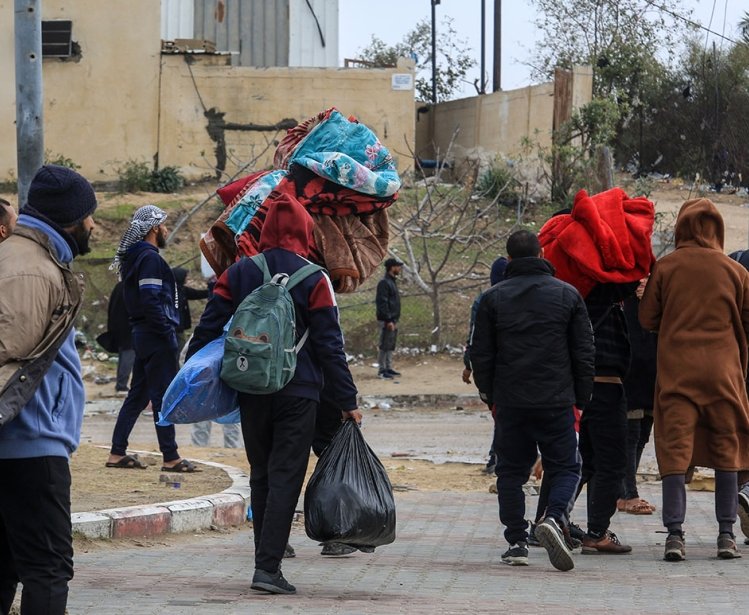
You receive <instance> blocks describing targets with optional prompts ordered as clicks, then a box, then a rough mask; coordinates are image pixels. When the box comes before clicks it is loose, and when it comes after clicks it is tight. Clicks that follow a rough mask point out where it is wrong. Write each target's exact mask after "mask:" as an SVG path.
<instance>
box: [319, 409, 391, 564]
mask: <svg viewBox="0 0 749 615" xmlns="http://www.w3.org/2000/svg"><path fill="white" fill-rule="evenodd" d="M304 529H305V530H306V531H307V536H309V537H310V538H311V539H312V540H316V541H318V542H340V543H343V544H347V545H351V546H354V547H370V548H374V547H379V546H382V545H387V544H390V543H391V542H393V541H394V540H395V500H394V499H393V487H392V486H391V485H390V479H389V478H388V476H387V473H386V472H385V468H384V467H383V466H382V463H380V460H379V459H377V455H375V454H374V452H373V451H372V449H371V448H369V446H368V445H367V443H366V442H365V441H364V436H362V434H361V431H360V429H359V426H358V425H357V424H356V423H355V422H354V421H346V422H345V423H343V425H341V427H340V429H339V430H338V431H337V432H336V435H335V436H333V440H332V441H331V443H330V445H329V446H328V448H326V449H325V451H324V452H323V454H322V456H321V457H320V459H319V460H318V462H317V467H316V468H315V471H314V472H313V474H312V476H311V477H310V479H309V482H308V483H307V490H306V491H305V492H304ZM367 550H369V549H367Z"/></svg>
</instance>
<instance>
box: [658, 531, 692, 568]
mask: <svg viewBox="0 0 749 615" xmlns="http://www.w3.org/2000/svg"><path fill="white" fill-rule="evenodd" d="M663 559H664V560H666V561H667V562H683V561H684V560H685V559H687V550H686V547H685V544H684V534H683V533H682V532H669V534H668V537H667V538H666V547H665V550H664V552H663Z"/></svg>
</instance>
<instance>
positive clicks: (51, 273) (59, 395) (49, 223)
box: [0, 165, 96, 615]
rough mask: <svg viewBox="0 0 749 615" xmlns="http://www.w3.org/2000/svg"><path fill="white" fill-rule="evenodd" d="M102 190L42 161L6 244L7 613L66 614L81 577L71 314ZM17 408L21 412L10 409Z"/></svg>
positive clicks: (2, 555) (1, 494) (0, 549)
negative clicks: (73, 491) (74, 507)
mask: <svg viewBox="0 0 749 615" xmlns="http://www.w3.org/2000/svg"><path fill="white" fill-rule="evenodd" d="M95 209H96V196H95V195H94V191H93V189H92V188H91V184H89V183H88V182H87V181H86V180H85V179H84V178H83V177H82V176H81V175H79V174H78V173H76V172H75V171H72V170H71V169H68V168H64V167H59V166H55V165H47V166H43V167H42V168H41V169H39V171H38V172H37V173H36V175H35V176H34V179H33V180H32V182H31V185H30V187H29V193H28V197H27V201H26V205H25V206H24V207H23V208H22V209H21V212H20V216H19V217H18V224H17V226H16V229H15V232H14V233H13V234H12V235H11V236H10V237H9V238H8V239H7V240H6V241H4V242H2V244H1V245H0V331H2V334H1V335H0V613H3V614H5V613H8V612H10V608H11V605H12V603H13V600H14V597H15V594H16V586H17V584H18V582H19V581H20V582H21V583H22V584H23V595H22V597H21V612H22V613H33V614H34V615H63V614H64V613H65V612H66V611H65V607H66V604H67V599H68V582H69V581H70V579H72V578H73V536H72V527H71V522H70V467H69V457H70V454H71V453H72V452H73V451H74V450H75V449H76V448H77V447H78V443H79V440H80V434H81V423H82V421H83V406H84V404H85V394H84V389H83V379H82V378H81V363H80V360H79V358H78V352H77V351H76V348H75V330H74V328H73V323H74V321H75V317H76V315H77V314H78V311H79V309H80V306H81V301H82V298H83V280H82V278H81V276H80V275H77V274H74V273H73V271H72V270H71V267H70V264H71V262H72V261H73V259H74V258H75V257H76V256H78V255H79V254H86V253H87V252H88V251H89V246H88V243H89V237H90V235H91V232H92V230H93V229H94V221H93V218H92V217H91V216H92V214H93V212H94V210H95ZM15 411H18V414H17V416H15V418H11V417H12V416H13V415H14V414H16V412H15Z"/></svg>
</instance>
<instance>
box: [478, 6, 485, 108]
mask: <svg viewBox="0 0 749 615" xmlns="http://www.w3.org/2000/svg"><path fill="white" fill-rule="evenodd" d="M479 94H486V0H481V85H480V87H479Z"/></svg>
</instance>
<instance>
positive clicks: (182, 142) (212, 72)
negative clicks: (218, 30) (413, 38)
mask: <svg viewBox="0 0 749 615" xmlns="http://www.w3.org/2000/svg"><path fill="white" fill-rule="evenodd" d="M195 60H196V61H195V63H193V64H191V65H190V66H188V64H187V63H186V62H185V59H184V58H183V57H182V56H168V55H165V56H163V57H162V78H161V111H160V117H161V123H160V131H159V160H160V162H161V164H172V165H177V166H179V167H182V168H183V170H184V171H185V172H186V173H187V174H188V175H189V176H196V175H205V174H212V173H213V172H214V168H215V167H216V166H217V154H216V148H217V146H218V147H222V144H221V138H222V137H223V139H224V141H225V151H226V158H227V161H226V168H225V171H226V173H227V174H229V175H232V174H233V173H234V172H236V170H237V168H238V166H240V165H244V164H247V162H248V161H250V160H251V159H253V158H255V157H259V159H258V161H257V163H256V164H255V165H253V166H254V167H255V168H264V167H267V166H270V165H271V164H272V160H273V153H274V151H275V146H274V145H273V141H274V140H280V139H281V138H282V137H283V135H284V134H285V130H283V129H272V128H268V127H270V126H273V125H276V124H278V123H279V122H281V121H282V120H285V119H293V120H296V121H297V122H299V121H302V120H304V119H306V118H308V117H310V116H312V115H314V114H316V113H317V112H319V111H321V110H323V109H326V108H328V107H332V106H335V107H337V108H338V109H339V110H340V111H341V113H343V114H344V115H354V116H356V117H357V118H358V119H359V120H360V121H361V122H362V123H364V124H366V125H367V126H369V127H370V128H371V129H372V130H374V131H375V133H376V134H377V136H378V137H379V138H380V139H381V140H382V142H383V143H384V144H385V145H386V146H387V147H388V148H389V149H390V150H391V152H393V154H394V155H395V156H396V157H398V158H399V168H401V169H403V170H404V169H406V168H410V166H411V162H410V160H409V159H408V156H407V152H408V149H407V148H406V145H405V141H404V138H405V139H406V140H407V141H408V142H409V143H413V142H414V109H413V91H412V90H404V91H398V90H393V89H392V87H391V80H392V75H393V74H395V73H404V72H408V71H409V70H410V69H406V68H399V69H375V70H370V69H343V68H340V69H331V68H286V67H274V68H252V67H247V66H234V67H232V66H226V65H224V66H221V65H219V64H220V62H217V59H216V58H215V57H214V58H212V57H211V56H195ZM191 70H192V76H191V74H190V71H191ZM198 93H199V96H198ZM201 100H202V104H201ZM203 105H204V106H203ZM204 108H205V109H207V110H213V111H209V115H210V116H212V117H213V118H214V119H213V123H212V125H211V126H210V128H211V133H212V135H211V134H209V120H208V118H207V117H206V114H205V110H204ZM217 114H223V116H222V117H221V118H220V119H218V120H217V119H216V116H217ZM258 127H265V128H268V129H264V130H258V129H257V128H258ZM212 137H213V138H212ZM399 154H401V155H400V156H399ZM219 166H220V165H219Z"/></svg>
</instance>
